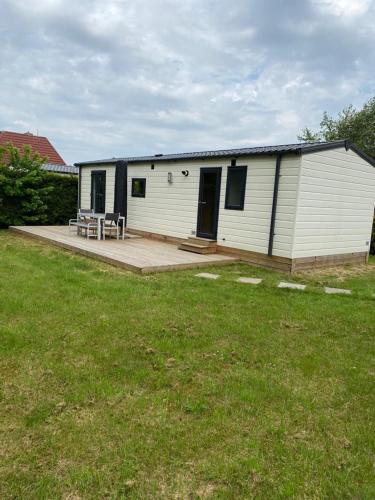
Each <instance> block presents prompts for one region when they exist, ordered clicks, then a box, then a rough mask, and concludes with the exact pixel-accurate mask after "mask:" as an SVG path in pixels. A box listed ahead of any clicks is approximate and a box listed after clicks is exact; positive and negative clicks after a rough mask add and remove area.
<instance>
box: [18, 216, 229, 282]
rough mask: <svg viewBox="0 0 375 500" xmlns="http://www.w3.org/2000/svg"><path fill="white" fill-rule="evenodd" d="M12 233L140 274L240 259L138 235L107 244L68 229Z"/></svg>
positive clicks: (42, 228)
mask: <svg viewBox="0 0 375 500" xmlns="http://www.w3.org/2000/svg"><path fill="white" fill-rule="evenodd" d="M10 229H11V230H12V231H15V232H17V233H20V234H22V235H24V236H28V237H32V238H36V239H38V240H43V241H47V242H49V243H51V244H53V245H56V246H59V247H62V248H65V249H67V250H71V251H73V252H76V253H80V254H83V255H86V256H88V257H92V258H94V259H97V260H102V261H105V262H107V263H109V264H113V265H115V266H119V267H123V268H126V269H129V270H132V271H138V272H141V273H153V272H161V271H173V270H175V269H189V268H195V267H197V268H198V267H206V266H211V265H223V264H232V263H233V262H238V259H236V258H234V257H230V256H227V255H220V254H209V255H200V254H195V253H192V252H185V251H183V250H179V249H178V248H177V246H176V245H174V244H171V243H165V242H164V241H159V240H155V239H149V238H141V237H139V236H135V235H127V236H128V237H127V238H126V239H125V240H115V239H111V240H109V239H106V240H105V241H103V240H100V241H98V240H97V239H89V240H87V239H86V238H84V237H82V236H77V234H76V233H74V232H69V229H68V226H12V227H11V228H10Z"/></svg>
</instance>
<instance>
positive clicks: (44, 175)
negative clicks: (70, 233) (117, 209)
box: [0, 144, 78, 227]
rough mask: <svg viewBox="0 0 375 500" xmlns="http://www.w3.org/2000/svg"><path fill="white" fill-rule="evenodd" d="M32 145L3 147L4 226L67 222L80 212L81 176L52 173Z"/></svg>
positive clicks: (0, 205)
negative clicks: (79, 188)
mask: <svg viewBox="0 0 375 500" xmlns="http://www.w3.org/2000/svg"><path fill="white" fill-rule="evenodd" d="M45 161H46V158H44V157H42V156H41V155H39V154H38V153H34V152H33V151H32V149H31V148H30V147H29V146H24V148H23V150H22V151H20V150H19V149H18V148H16V147H14V146H12V145H11V144H8V145H6V146H3V147H0V227H8V226H11V225H41V224H63V223H65V224H66V223H67V221H68V220H69V218H71V216H72V215H73V214H74V213H75V212H76V206H77V193H78V180H77V179H76V178H74V177H72V176H69V177H63V176H62V175H57V174H51V173H48V172H46V171H45V170H43V169H42V168H41V167H42V165H43V164H44V163H45Z"/></svg>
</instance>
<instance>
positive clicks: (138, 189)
mask: <svg viewBox="0 0 375 500" xmlns="http://www.w3.org/2000/svg"><path fill="white" fill-rule="evenodd" d="M132 196H134V197H135V198H144V197H145V196H146V179H132Z"/></svg>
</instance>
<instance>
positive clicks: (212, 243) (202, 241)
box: [187, 236, 217, 247]
mask: <svg viewBox="0 0 375 500" xmlns="http://www.w3.org/2000/svg"><path fill="white" fill-rule="evenodd" d="M187 243H188V244H190V243H192V244H193V245H201V246H205V247H216V244H217V241H216V240H209V239H208V238H199V237H197V236H189V237H188V239H187Z"/></svg>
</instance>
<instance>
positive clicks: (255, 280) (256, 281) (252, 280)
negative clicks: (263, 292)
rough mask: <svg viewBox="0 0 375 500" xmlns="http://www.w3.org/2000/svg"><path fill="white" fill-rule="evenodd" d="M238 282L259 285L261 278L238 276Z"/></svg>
mask: <svg viewBox="0 0 375 500" xmlns="http://www.w3.org/2000/svg"><path fill="white" fill-rule="evenodd" d="M237 281H238V283H249V284H250V285H259V283H262V281H263V280H261V279H260V278H238V280H237Z"/></svg>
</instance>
